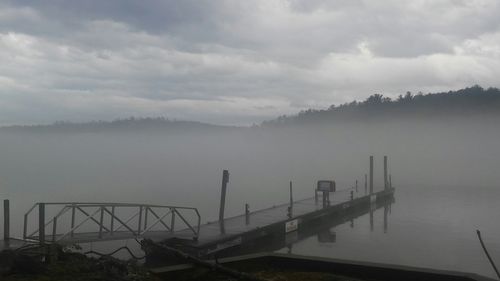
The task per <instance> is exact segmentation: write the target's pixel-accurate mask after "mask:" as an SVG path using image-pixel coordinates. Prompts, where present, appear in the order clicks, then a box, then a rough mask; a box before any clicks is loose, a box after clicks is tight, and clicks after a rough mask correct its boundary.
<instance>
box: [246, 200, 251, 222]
mask: <svg viewBox="0 0 500 281" xmlns="http://www.w3.org/2000/svg"><path fill="white" fill-rule="evenodd" d="M245 223H246V224H247V225H248V224H249V223H250V206H249V205H248V203H246V204H245Z"/></svg>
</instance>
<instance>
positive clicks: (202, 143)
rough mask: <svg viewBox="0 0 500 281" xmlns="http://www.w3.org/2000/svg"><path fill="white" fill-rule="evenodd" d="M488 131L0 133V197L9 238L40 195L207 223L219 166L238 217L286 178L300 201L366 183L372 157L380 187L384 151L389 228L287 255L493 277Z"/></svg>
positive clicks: (492, 134) (307, 245)
mask: <svg viewBox="0 0 500 281" xmlns="http://www.w3.org/2000/svg"><path fill="white" fill-rule="evenodd" d="M460 128H461V127H460ZM491 128H493V127H490V129H488V130H486V129H484V130H483V131H479V132H478V131H477V130H476V133H474V134H470V132H469V131H467V130H465V129H463V130H458V129H456V128H454V130H453V135H452V138H449V137H448V138H446V137H447V136H445V135H444V134H443V133H442V131H445V130H444V129H443V130H437V129H436V130H434V131H433V136H432V137H431V135H430V134H423V133H422V131H424V129H422V130H421V131H417V132H415V133H413V135H412V134H411V132H410V133H407V134H404V135H400V136H398V135H395V134H394V133H393V134H392V135H390V134H389V133H391V132H389V133H388V132H380V131H379V130H378V129H377V130H376V129H371V130H372V132H371V134H370V136H372V137H373V136H376V138H375V137H373V139H368V138H367V137H365V136H364V135H363V134H364V133H365V132H366V128H362V130H361V129H360V130H359V131H353V130H352V129H351V128H349V130H346V131H345V132H343V133H342V134H336V133H334V132H330V131H324V132H323V131H322V132H321V133H317V132H313V133H307V132H293V133H288V132H287V133H283V134H281V135H278V134H276V133H272V134H271V133H262V132H259V131H257V132H251V134H250V133H248V134H247V133H245V134H241V133H228V134H226V135H223V136H221V135H218V134H204V135H196V134H185V135H182V136H180V135H175V136H171V135H159V134H151V135H148V134H0V199H4V198H8V199H10V200H11V214H12V218H11V232H12V235H14V236H21V234H22V225H23V221H22V218H23V215H24V213H25V212H26V211H27V210H28V209H29V208H30V207H31V206H32V205H33V203H35V202H39V201H42V202H51V201H52V202H53V201H66V202H68V201H80V202H84V201H87V202H138V203H150V204H169V205H180V206H194V207H197V208H198V209H199V210H200V212H201V214H202V223H205V222H207V221H214V220H216V218H217V213H218V207H219V196H220V181H221V173H222V170H223V169H229V171H230V181H229V187H228V196H227V201H226V202H227V206H226V214H227V216H232V215H236V214H241V213H243V212H244V205H245V203H248V204H250V210H256V209H260V208H264V207H269V206H272V205H274V204H280V203H284V202H287V201H288V185H289V181H293V186H294V197H295V198H296V199H300V198H306V197H310V196H312V195H313V189H314V187H315V183H316V181H317V180H320V179H335V180H336V181H337V184H338V187H339V189H344V188H349V187H352V186H353V185H354V182H355V180H356V179H357V180H358V181H359V184H360V186H362V185H363V181H364V180H363V179H364V174H366V173H367V168H368V156H369V155H370V154H373V153H374V152H375V153H374V155H375V186H376V187H380V186H382V184H381V183H382V181H383V180H382V169H381V160H382V156H383V155H385V154H387V155H389V168H390V172H391V173H392V175H393V182H394V185H395V186H396V193H395V200H396V202H395V203H394V204H392V206H391V212H390V214H389V216H388V228H387V231H384V227H383V215H384V209H383V208H382V209H378V210H376V211H375V213H374V229H373V231H371V230H370V219H369V215H368V214H367V215H364V216H362V217H360V218H358V219H356V220H354V224H353V227H351V225H350V223H346V224H343V225H340V226H337V227H334V228H332V229H331V231H334V232H335V233H336V242H334V243H320V242H318V239H317V237H315V236H314V237H309V238H307V239H305V240H302V241H299V242H297V243H295V244H294V245H293V246H292V249H291V251H292V252H293V253H296V254H304V255H314V256H324V257H335V258H342V259H351V260H362V261H374V262H381V263H395V264H402V265H409V266H419V267H431V268H439V269H450V270H460V271H468V272H475V273H479V274H482V275H486V276H490V277H494V272H493V270H492V269H491V267H490V265H489V263H488V261H487V259H486V257H485V255H484V253H483V252H482V249H481V246H480V244H479V241H478V239H477V236H476V232H475V231H476V229H479V230H481V232H482V235H483V239H484V240H485V243H486V245H487V247H488V249H489V251H490V254H491V255H492V257H493V258H494V259H495V260H496V261H497V263H500V221H499V220H498V218H497V216H498V215H500V204H499V202H500V187H499V186H498V184H497V183H498V182H500V173H498V165H497V163H498V161H497V159H500V150H499V149H498V148H497V146H498V145H497V142H498V137H499V133H498V130H493V129H491ZM414 130H415V128H414V127H412V131H414ZM394 132H396V129H394ZM388 135H390V138H389V137H387V138H386V139H384V137H385V136H388ZM312 136H313V137H312ZM483 139H484V140H485V141H482V140H483ZM450 142H452V143H453V145H450ZM1 228H2V225H0V231H2V229H1ZM120 243H121V244H120ZM120 243H116V245H117V246H121V245H123V242H120ZM126 243H129V244H128V245H129V246H134V247H136V245H135V244H134V243H135V242H126ZM94 246H95V247H97V246H96V245H94ZM91 247H92V246H91ZM136 248H137V247H136ZM281 251H285V252H286V251H288V249H283V250H281Z"/></svg>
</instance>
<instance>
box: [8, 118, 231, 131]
mask: <svg viewBox="0 0 500 281" xmlns="http://www.w3.org/2000/svg"><path fill="white" fill-rule="evenodd" d="M228 128H231V127H226V126H218V125H212V124H207V123H201V122H194V121H181V120H170V119H167V118H164V117H157V118H135V117H130V118H127V119H117V120H114V121H93V122H87V123H73V122H63V121H59V122H55V123H54V124H50V125H28V126H8V127H2V128H0V130H3V131H11V132H40V133H46V132H47V133H58V132H60V133H73V132H78V133H82V132H83V133H85V132H91V133H92V132H137V131H142V132H146V131H147V132H186V131H217V130H224V129H228Z"/></svg>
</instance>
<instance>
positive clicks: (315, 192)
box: [314, 189, 318, 205]
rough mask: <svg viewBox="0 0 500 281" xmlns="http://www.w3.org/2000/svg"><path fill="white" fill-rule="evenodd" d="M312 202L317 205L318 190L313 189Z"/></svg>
mask: <svg viewBox="0 0 500 281" xmlns="http://www.w3.org/2000/svg"><path fill="white" fill-rule="evenodd" d="M314 203H315V204H316V205H318V191H317V190H316V189H314Z"/></svg>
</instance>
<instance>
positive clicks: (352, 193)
mask: <svg viewBox="0 0 500 281" xmlns="http://www.w3.org/2000/svg"><path fill="white" fill-rule="evenodd" d="M352 200H354V191H352V190H351V201H352Z"/></svg>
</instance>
